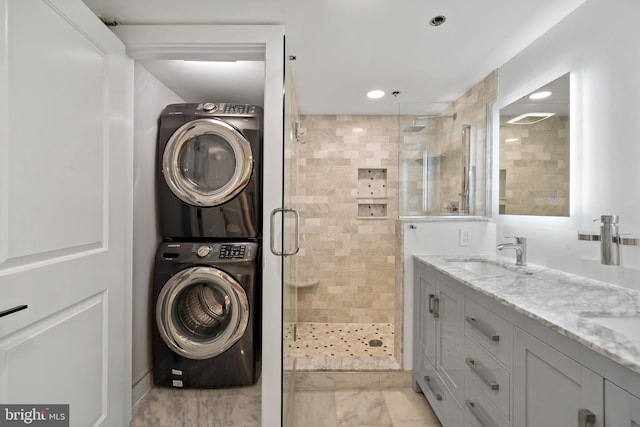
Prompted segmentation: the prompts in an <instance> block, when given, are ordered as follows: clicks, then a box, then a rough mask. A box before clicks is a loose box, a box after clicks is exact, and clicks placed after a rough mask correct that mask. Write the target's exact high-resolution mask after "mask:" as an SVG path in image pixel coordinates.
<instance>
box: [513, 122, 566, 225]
mask: <svg viewBox="0 0 640 427" xmlns="http://www.w3.org/2000/svg"><path fill="white" fill-rule="evenodd" d="M508 119H509V117H504V118H502V117H501V121H506V120H508ZM506 139H515V141H510V142H506V141H505V140H506ZM569 163H570V159H569V118H568V117H566V116H564V117H560V116H554V117H550V118H548V119H545V120H543V121H541V122H538V123H534V124H531V125H507V126H501V128H500V171H501V178H500V185H501V187H504V188H501V192H500V209H501V213H505V214H509V215H552V216H569Z"/></svg>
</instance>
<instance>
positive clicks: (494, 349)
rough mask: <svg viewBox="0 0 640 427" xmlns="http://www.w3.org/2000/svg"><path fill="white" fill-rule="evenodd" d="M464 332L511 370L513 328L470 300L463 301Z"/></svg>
mask: <svg viewBox="0 0 640 427" xmlns="http://www.w3.org/2000/svg"><path fill="white" fill-rule="evenodd" d="M464 316H465V325H464V329H465V332H466V333H467V335H468V336H469V337H471V338H472V339H473V340H474V341H475V342H476V343H477V344H478V345H479V346H480V347H482V348H484V349H485V350H487V351H488V352H489V353H491V354H492V355H494V356H495V357H496V358H497V359H498V360H500V361H501V362H502V363H504V364H505V365H506V366H507V367H508V368H511V353H512V344H513V326H512V325H511V323H510V322H508V321H506V320H504V319H503V318H502V317H500V316H498V315H496V314H493V313H492V312H491V311H489V309H487V308H486V307H484V306H482V305H480V304H478V303H477V302H475V301H474V300H472V299H470V298H466V299H465V309H464Z"/></svg>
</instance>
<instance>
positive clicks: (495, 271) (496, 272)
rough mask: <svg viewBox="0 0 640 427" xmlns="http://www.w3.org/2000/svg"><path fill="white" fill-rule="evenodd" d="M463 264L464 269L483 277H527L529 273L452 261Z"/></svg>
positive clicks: (481, 263)
mask: <svg viewBox="0 0 640 427" xmlns="http://www.w3.org/2000/svg"><path fill="white" fill-rule="evenodd" d="M450 262H453V263H459V264H462V268H464V269H465V270H467V271H470V272H472V273H475V274H478V275H481V276H525V275H527V274H528V273H526V272H521V271H515V270H510V269H508V268H504V267H501V266H499V265H496V264H492V263H490V262H485V261H450Z"/></svg>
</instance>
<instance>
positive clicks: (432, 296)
mask: <svg viewBox="0 0 640 427" xmlns="http://www.w3.org/2000/svg"><path fill="white" fill-rule="evenodd" d="M435 297H436V296H435V295H434V294H429V313H430V314H433V299H434V298H435Z"/></svg>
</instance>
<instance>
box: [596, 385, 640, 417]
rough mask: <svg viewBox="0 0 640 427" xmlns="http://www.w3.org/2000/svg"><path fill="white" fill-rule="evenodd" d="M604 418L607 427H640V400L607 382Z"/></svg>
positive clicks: (605, 386)
mask: <svg viewBox="0 0 640 427" xmlns="http://www.w3.org/2000/svg"><path fill="white" fill-rule="evenodd" d="M604 416H605V422H604V425H605V426H606V427H640V399H638V398H637V397H635V396H634V395H632V394H631V393H629V392H627V391H625V390H623V389H621V388H620V387H618V386H616V385H615V384H612V383H610V382H609V381H605V382H604Z"/></svg>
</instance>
